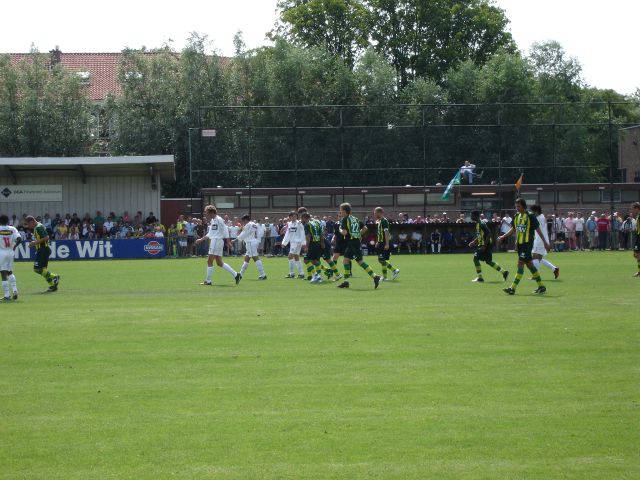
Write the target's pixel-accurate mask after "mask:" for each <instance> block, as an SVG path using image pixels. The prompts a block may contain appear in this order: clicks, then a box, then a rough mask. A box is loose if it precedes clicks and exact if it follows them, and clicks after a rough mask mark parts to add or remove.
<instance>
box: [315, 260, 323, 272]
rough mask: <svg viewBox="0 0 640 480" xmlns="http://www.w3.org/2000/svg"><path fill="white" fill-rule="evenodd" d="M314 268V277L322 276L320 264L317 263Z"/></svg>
mask: <svg viewBox="0 0 640 480" xmlns="http://www.w3.org/2000/svg"><path fill="white" fill-rule="evenodd" d="M315 268H316V275H320V274H322V265H320V262H317V263H316V264H315Z"/></svg>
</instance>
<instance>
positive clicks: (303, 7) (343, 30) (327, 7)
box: [272, 0, 369, 66]
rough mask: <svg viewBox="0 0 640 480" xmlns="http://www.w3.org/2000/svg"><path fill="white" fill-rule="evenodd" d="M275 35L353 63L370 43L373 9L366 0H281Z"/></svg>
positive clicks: (350, 63)
mask: <svg viewBox="0 0 640 480" xmlns="http://www.w3.org/2000/svg"><path fill="white" fill-rule="evenodd" d="M278 9H279V10H280V22H279V24H278V25H277V26H276V28H275V29H274V31H273V32H272V36H281V37H283V38H285V39H287V40H291V41H293V42H295V43H297V44H299V45H304V46H308V47H311V46H313V47H322V48H324V49H325V50H326V51H327V52H329V53H330V54H331V55H334V56H337V57H340V58H342V59H344V60H345V61H346V62H347V64H349V65H350V66H353V65H354V64H355V61H356V59H357V57H358V56H359V54H360V53H361V52H362V51H363V50H364V48H366V47H367V45H368V40H369V38H368V37H369V10H368V9H367V8H366V6H365V2H363V1H362V0H281V1H279V2H278Z"/></svg>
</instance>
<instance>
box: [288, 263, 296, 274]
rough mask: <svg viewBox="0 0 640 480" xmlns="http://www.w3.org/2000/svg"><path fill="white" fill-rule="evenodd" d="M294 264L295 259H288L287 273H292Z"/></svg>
mask: <svg viewBox="0 0 640 480" xmlns="http://www.w3.org/2000/svg"><path fill="white" fill-rule="evenodd" d="M294 265H295V260H289V275H293V267H294Z"/></svg>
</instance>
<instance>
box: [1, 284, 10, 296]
mask: <svg viewBox="0 0 640 480" xmlns="http://www.w3.org/2000/svg"><path fill="white" fill-rule="evenodd" d="M2 290H4V297H5V298H9V297H10V296H11V294H10V293H9V282H7V281H6V280H3V281H2Z"/></svg>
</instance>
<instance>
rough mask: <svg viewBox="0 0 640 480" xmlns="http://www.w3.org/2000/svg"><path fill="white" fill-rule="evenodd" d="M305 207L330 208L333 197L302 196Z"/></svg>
mask: <svg viewBox="0 0 640 480" xmlns="http://www.w3.org/2000/svg"><path fill="white" fill-rule="evenodd" d="M300 197H301V198H302V205H304V206H305V207H330V206H331V195H300Z"/></svg>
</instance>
